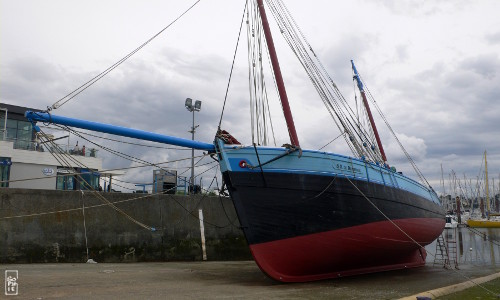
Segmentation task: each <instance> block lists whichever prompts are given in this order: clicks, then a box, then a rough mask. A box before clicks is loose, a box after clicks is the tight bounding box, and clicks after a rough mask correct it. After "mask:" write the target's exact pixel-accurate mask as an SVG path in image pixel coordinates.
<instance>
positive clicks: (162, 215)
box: [0, 188, 251, 263]
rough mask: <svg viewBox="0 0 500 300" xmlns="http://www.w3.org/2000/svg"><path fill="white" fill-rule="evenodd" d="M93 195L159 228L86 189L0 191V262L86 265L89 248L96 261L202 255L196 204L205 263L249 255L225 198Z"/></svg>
mask: <svg viewBox="0 0 500 300" xmlns="http://www.w3.org/2000/svg"><path fill="white" fill-rule="evenodd" d="M99 194H100V195H102V196H104V197H105V198H106V199H107V200H109V201H111V202H115V203H116V204H115V205H116V206H117V207H119V208H120V209H121V210H123V211H124V212H125V213H127V214H129V215H130V216H131V217H133V218H134V219H136V220H138V221H140V222H142V223H144V224H146V225H148V226H151V227H155V228H156V229H157V231H156V232H152V231H149V230H146V229H144V228H142V227H140V226H139V225H137V224H135V223H133V222H132V221H130V220H129V219H127V218H126V217H125V216H124V215H122V214H121V213H119V212H117V211H116V210H115V209H113V208H111V207H110V206H108V205H106V204H104V205H103V200H101V199H98V198H97V197H96V196H95V194H93V193H92V192H90V191H89V192H85V193H83V194H82V193H81V192H79V191H55V190H27V189H13V188H0V263H19V262H85V261H86V260H87V247H88V251H89V258H92V259H94V260H95V261H97V262H119V261H123V262H127V261H169V260H201V259H202V250H201V237H200V222H199V219H198V209H202V210H203V215H204V220H205V223H204V227H205V236H206V244H207V257H208V260H238V259H251V255H250V252H249V249H248V246H247V243H246V240H245V238H244V236H243V232H242V231H241V230H240V229H239V223H238V220H237V217H236V213H235V211H234V206H233V204H232V202H231V200H230V199H229V198H219V197H206V196H202V195H195V196H173V195H160V196H151V195H148V196H149V197H146V198H142V199H133V198H137V197H144V195H143V194H122V193H99ZM119 201H123V202H121V203H119ZM83 204H85V215H84V214H83V209H82V207H83ZM84 217H85V218H84ZM84 221H85V224H84ZM85 233H86V237H87V242H86V239H85ZM86 244H87V246H86Z"/></svg>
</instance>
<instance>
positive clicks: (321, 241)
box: [250, 219, 444, 282]
mask: <svg viewBox="0 0 500 300" xmlns="http://www.w3.org/2000/svg"><path fill="white" fill-rule="evenodd" d="M394 223H396V224H397V225H398V226H399V227H401V228H402V229H403V230H404V231H405V232H406V233H407V234H408V235H410V236H411V237H412V238H413V239H414V240H416V241H417V242H418V243H419V244H420V245H422V246H425V245H428V244H430V243H431V242H432V241H433V240H434V239H436V238H437V237H438V236H439V234H440V233H441V232H442V231H443V228H444V220H443V219H404V220H396V221H394ZM250 250H251V251H252V255H253V257H254V259H255V261H256V263H257V265H258V266H259V267H260V269H261V270H262V271H263V272H264V273H266V274H267V275H268V276H270V277H271V278H273V279H275V280H278V281H282V282H305V281H314V280H321V279H328V278H337V277H342V276H351V275H358V274H365V273H373V272H381V271H390V270H397V269H405V268H415V267H421V266H423V265H425V258H426V256H427V253H426V251H425V249H424V248H421V247H419V246H418V245H417V244H415V242H413V241H412V240H411V239H409V238H408V237H407V236H406V235H405V234H403V233H402V232H401V231H400V230H399V229H398V228H396V226H394V225H393V224H392V223H390V222H389V221H384V222H376V223H370V224H365V225H360V226H355V227H349V228H344V229H339V230H333V231H328V232H321V233H316V234H309V235H306V236H299V237H294V238H288V239H283V240H277V241H272V242H266V243H260V244H254V245H250Z"/></svg>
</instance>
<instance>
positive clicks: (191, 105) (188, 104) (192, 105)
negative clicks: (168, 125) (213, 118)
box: [185, 98, 201, 194]
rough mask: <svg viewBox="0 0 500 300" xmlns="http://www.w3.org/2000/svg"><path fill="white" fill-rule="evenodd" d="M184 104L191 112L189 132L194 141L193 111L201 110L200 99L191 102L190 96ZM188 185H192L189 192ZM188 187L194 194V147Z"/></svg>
mask: <svg viewBox="0 0 500 300" xmlns="http://www.w3.org/2000/svg"><path fill="white" fill-rule="evenodd" d="M185 106H186V109H187V110H188V111H190V112H192V113H193V126H192V127H191V130H190V131H189V132H191V139H192V140H193V141H194V133H195V131H196V127H198V126H196V127H195V126H194V112H195V111H200V110H201V101H200V100H196V102H195V103H193V100H192V99H191V98H187V99H186V103H185ZM189 187H192V190H191V192H190V190H189ZM189 187H188V193H189V194H191V193H193V194H194V148H191V180H190V182H189Z"/></svg>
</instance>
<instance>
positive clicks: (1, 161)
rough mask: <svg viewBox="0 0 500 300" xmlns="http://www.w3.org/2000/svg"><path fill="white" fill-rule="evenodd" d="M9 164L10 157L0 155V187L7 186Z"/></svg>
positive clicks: (10, 163)
mask: <svg viewBox="0 0 500 300" xmlns="http://www.w3.org/2000/svg"><path fill="white" fill-rule="evenodd" d="M11 165H12V162H11V160H10V157H0V181H2V182H0V187H9V176H10V166H11Z"/></svg>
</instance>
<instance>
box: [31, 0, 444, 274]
mask: <svg viewBox="0 0 500 300" xmlns="http://www.w3.org/2000/svg"><path fill="white" fill-rule="evenodd" d="M270 2H271V1H270ZM256 7H257V10H256V11H257V14H258V16H259V18H260V20H261V26H262V29H263V33H264V36H265V41H266V43H267V48H268V51H269V55H270V59H271V64H272V68H273V71H274V76H275V79H276V84H277V87H278V91H279V96H280V99H281V103H282V108H283V113H284V117H285V120H286V123H287V127H288V133H289V136H290V144H288V145H284V146H282V147H267V146H257V145H256V144H255V143H254V144H253V145H252V146H244V145H242V144H241V143H239V142H238V140H237V139H236V138H234V137H233V136H231V135H230V134H229V133H228V132H226V131H224V130H222V129H220V128H219V130H218V132H217V134H216V136H215V139H214V142H213V143H205V142H200V141H192V140H186V139H182V138H178V137H172V136H165V135H159V134H155V133H151V132H145V131H141V130H137V129H130V128H124V127H119V126H113V125H109V124H101V123H96V122H90V121H85V120H78V119H73V118H67V117H62V116H57V115H53V114H49V113H48V112H47V113H35V112H27V113H26V117H27V118H28V119H29V120H30V121H32V122H36V121H41V122H47V123H55V124H61V125H67V126H71V127H78V128H82V129H88V130H94V131H99V132H105V133H110V134H115V135H121V136H127V137H132V138H138V139H143V140H149V141H156V142H160V143H167V144H171V145H177V146H182V147H187V148H194V149H198V150H206V151H208V152H209V153H212V154H213V155H214V156H215V157H217V159H218V161H219V164H220V170H221V173H222V177H223V180H224V184H225V186H226V188H227V191H228V192H229V195H230V197H231V199H232V201H233V203H234V207H235V209H236V212H237V215H238V218H239V222H240V224H241V228H242V230H243V232H244V235H245V237H246V240H247V242H248V245H249V247H250V250H251V253H252V255H253V257H254V259H255V261H256V263H257V265H258V266H259V267H260V269H261V270H262V271H263V272H264V273H265V274H267V275H268V276H270V277H271V278H273V279H275V280H278V281H282V282H305V281H312V280H320V279H326V278H337V277H341V276H349V275H356V274H364V273H370V272H380V271H388V270H395V269H404V268H412V267H419V266H423V265H424V264H425V258H426V251H425V249H424V246H425V245H428V244H430V243H431V242H432V241H433V240H435V239H436V238H437V237H438V236H439V235H440V234H441V232H442V231H443V228H444V225H445V219H444V210H443V208H442V206H441V205H440V203H439V200H438V196H437V195H436V193H435V192H434V190H433V189H432V188H431V187H430V186H425V185H423V184H420V183H418V182H417V181H415V180H413V179H411V178H409V177H406V176H404V175H403V174H401V173H398V172H396V171H395V169H394V168H389V166H388V164H387V159H386V156H385V153H384V152H383V147H382V143H381V141H380V138H379V137H378V133H377V131H376V127H375V124H374V121H373V117H372V116H371V112H370V110H369V106H368V101H367V100H366V94H365V91H364V89H363V84H362V81H361V79H360V76H359V74H358V73H357V70H356V68H355V66H354V63H353V62H352V68H353V71H354V73H355V76H354V79H355V80H356V82H357V84H358V88H359V90H360V93H361V95H362V97H363V102H364V104H365V109H366V111H367V113H368V114H369V118H370V123H371V130H372V131H373V133H374V134H375V136H376V144H377V145H376V146H375V144H372V143H370V141H369V140H368V139H367V138H366V136H367V134H365V133H366V132H365V131H362V130H361V129H360V128H358V125H356V124H355V123H354V122H350V121H349V120H347V119H346V118H344V116H343V115H342V113H341V112H339V111H337V110H334V111H333V112H332V111H331V110H330V109H332V110H333V108H334V107H335V106H334V105H327V108H328V109H329V111H330V113H331V114H332V116H333V115H335V116H337V117H338V119H337V121H338V124H341V126H342V127H343V128H344V130H345V132H347V134H346V135H345V138H346V141H347V142H348V143H349V142H350V144H349V145H350V146H351V149H354V150H355V151H356V153H357V154H358V157H349V156H344V155H340V154H336V153H329V152H323V151H318V150H305V149H302V148H301V147H300V144H299V139H298V136H297V133H296V130H295V126H294V121H293V117H292V114H291V110H290V106H289V102H288V98H287V95H286V89H285V86H284V80H283V77H282V74H281V71H280V68H279V62H278V58H277V55H276V50H275V48H274V43H273V40H272V35H271V30H270V28H269V25H268V20H267V16H266V11H265V9H264V5H263V1H262V0H257V5H256ZM274 13H276V11H273V14H274ZM281 20H283V19H281ZM281 28H282V30H286V26H283V27H281ZM292 44H294V45H295V43H292ZM297 53H299V52H297ZM314 56H315V55H314ZM303 66H304V67H305V68H306V66H310V64H309V62H308V63H304V64H303ZM320 69H321V67H320V68H317V69H314V70H313V71H312V73H317V72H319V71H318V70H320ZM306 71H307V70H306ZM309 71H310V70H309ZM312 73H309V75H310V77H313V76H314V74H312ZM329 81H331V80H328V78H327V79H326V80H323V79H321V80H318V81H316V82H314V84H315V86H320V85H321V84H322V83H323V82H326V83H327V84H329V87H328V88H332V89H334V93H337V92H338V91H337V89H336V86H335V84H333V81H332V82H331V84H330V83H329ZM317 88H318V87H317ZM320 88H321V87H320ZM319 92H320V94H321V95H322V97H325V98H323V100H324V101H327V100H328V97H329V95H330V90H325V89H322V90H321V91H319ZM353 124H354V125H353ZM357 137H359V138H360V139H363V140H362V141H361V142H359V141H358V140H357ZM353 152H354V151H353ZM365 155H366V156H365Z"/></svg>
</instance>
